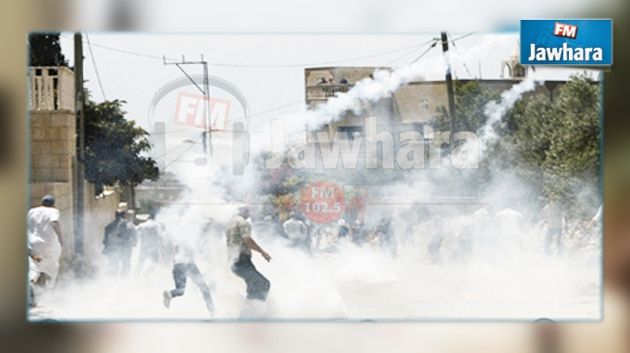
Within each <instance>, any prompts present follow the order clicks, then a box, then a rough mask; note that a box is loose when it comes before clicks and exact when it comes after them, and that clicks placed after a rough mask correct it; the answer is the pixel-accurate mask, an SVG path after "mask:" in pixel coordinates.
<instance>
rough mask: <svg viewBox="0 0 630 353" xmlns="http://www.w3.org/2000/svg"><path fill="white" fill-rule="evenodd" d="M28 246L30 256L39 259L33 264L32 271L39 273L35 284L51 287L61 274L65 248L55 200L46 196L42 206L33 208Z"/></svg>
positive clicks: (29, 217) (28, 225)
mask: <svg viewBox="0 0 630 353" xmlns="http://www.w3.org/2000/svg"><path fill="white" fill-rule="evenodd" d="M27 227H28V243H29V244H28V245H29V248H30V256H31V257H33V258H36V259H38V261H37V262H31V267H35V268H34V269H33V268H31V269H30V270H31V271H33V270H34V271H33V272H35V273H37V276H36V280H35V283H36V284H38V285H40V286H47V287H51V286H53V285H54V284H55V281H56V279H57V273H58V272H59V258H60V257H61V250H62V247H63V239H62V237H61V226H60V224H59V210H58V209H56V208H55V198H54V197H53V196H52V195H46V196H44V197H43V198H42V205H41V206H38V207H34V208H31V209H30V210H29V211H28V215H27Z"/></svg>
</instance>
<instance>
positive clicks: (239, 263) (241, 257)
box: [226, 206, 271, 302]
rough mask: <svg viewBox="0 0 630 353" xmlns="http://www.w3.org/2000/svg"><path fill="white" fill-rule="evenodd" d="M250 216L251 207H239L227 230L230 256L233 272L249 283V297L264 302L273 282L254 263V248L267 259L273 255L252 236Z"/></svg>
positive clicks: (269, 259)
mask: <svg viewBox="0 0 630 353" xmlns="http://www.w3.org/2000/svg"><path fill="white" fill-rule="evenodd" d="M248 218H249V208H248V207H247V206H241V207H239V209H238V214H237V215H236V216H235V217H234V218H233V219H232V221H231V222H230V224H229V226H228V229H227V232H226V237H227V246H228V256H229V261H230V263H231V264H232V267H231V269H232V272H234V274H236V275H237V276H238V277H240V278H242V279H243V280H244V281H245V284H246V285H247V299H248V300H259V301H262V302H264V301H265V300H266V299H267V294H268V293H269V288H270V287H271V284H270V282H269V280H268V279H267V278H265V276H263V275H262V274H260V272H258V270H256V267H255V266H254V264H253V263H252V250H254V251H257V252H259V253H260V254H261V255H262V257H263V258H264V259H265V260H267V261H271V256H269V254H268V253H267V252H266V251H265V250H263V249H262V248H261V247H260V246H259V245H258V244H257V243H256V241H254V239H253V238H252V228H251V225H250V223H249V221H248Z"/></svg>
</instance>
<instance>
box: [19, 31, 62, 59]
mask: <svg viewBox="0 0 630 353" xmlns="http://www.w3.org/2000/svg"><path fill="white" fill-rule="evenodd" d="M28 46H29V65H30V66H68V61H67V60H66V58H65V56H64V55H63V53H62V52H61V45H60V44H59V33H58V32H51V33H30V34H29V35H28Z"/></svg>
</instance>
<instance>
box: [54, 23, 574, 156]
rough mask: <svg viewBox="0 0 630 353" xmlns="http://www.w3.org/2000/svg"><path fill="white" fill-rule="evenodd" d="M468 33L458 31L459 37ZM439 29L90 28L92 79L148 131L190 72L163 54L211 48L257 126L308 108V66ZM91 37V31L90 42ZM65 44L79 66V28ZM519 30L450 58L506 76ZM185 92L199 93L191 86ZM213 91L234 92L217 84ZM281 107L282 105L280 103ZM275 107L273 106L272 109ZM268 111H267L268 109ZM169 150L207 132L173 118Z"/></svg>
mask: <svg viewBox="0 0 630 353" xmlns="http://www.w3.org/2000/svg"><path fill="white" fill-rule="evenodd" d="M466 34H468V33H452V34H451V38H453V39H457V38H458V37H461V36H464V35H466ZM437 36H439V33H437V32H436V33H424V34H422V33H419V34H396V35H392V34H387V35H373V34H370V35H348V34H340V35H329V34H327V35H314V34H290V35H286V34H264V35H253V34H248V35H244V34H230V35H225V34H222V35H201V34H187V35H184V34H177V35H169V34H135V33H134V34H131V33H122V34H120V33H88V35H87V37H88V38H89V41H90V43H91V51H90V46H88V45H87V44H86V45H84V48H83V52H84V56H85V60H84V77H85V79H86V80H87V82H86V87H87V88H88V89H89V90H90V91H91V93H92V99H94V100H96V101H102V100H103V93H102V92H101V89H100V87H99V84H98V80H97V76H96V71H95V65H94V64H93V62H95V63H96V68H97V69H98V73H99V74H100V78H101V82H102V86H103V91H104V93H105V96H106V97H107V99H109V100H112V99H122V100H125V101H126V102H127V104H126V105H125V109H126V111H127V112H128V114H127V118H128V119H133V120H135V121H137V123H139V124H140V125H142V126H143V127H145V128H146V129H147V130H149V131H150V130H151V129H150V127H149V124H148V115H149V114H148V112H149V106H150V103H151V100H152V98H153V96H154V95H155V93H156V92H157V91H158V90H159V89H160V88H161V87H163V86H164V85H165V84H167V83H168V82H170V81H171V80H173V79H176V78H182V77H184V75H183V73H182V72H180V71H179V70H178V69H177V67H176V66H174V65H170V66H166V65H164V64H163V61H162V56H166V57H167V58H174V59H175V58H176V59H181V56H182V55H185V57H186V59H188V60H200V57H201V55H202V54H203V56H204V58H205V60H207V61H208V62H209V63H210V67H209V72H210V75H211V76H217V77H219V78H221V79H224V80H226V81H228V82H230V83H232V84H233V85H234V86H236V87H237V88H238V89H239V90H240V91H241V92H242V93H243V94H244V96H245V98H246V100H247V102H248V104H249V112H250V116H251V119H250V129H253V130H255V129H257V128H258V127H261V126H264V125H265V124H268V123H269V122H270V121H271V120H272V119H275V118H278V117H280V116H285V117H286V116H289V117H290V116H291V114H297V113H299V112H301V111H302V110H303V109H304V105H303V102H304V95H305V92H304V68H306V67H322V66H394V67H395V66H401V65H407V64H409V63H410V62H412V61H413V60H414V59H416V58H417V57H418V56H419V55H420V54H422V53H423V52H425V50H427V48H428V44H425V43H427V42H429V41H431V40H432V39H433V38H435V37H437ZM85 38H86V36H84V40H85ZM61 44H62V50H63V52H64V54H65V55H66V57H67V58H68V59H69V61H70V64H71V65H73V63H72V61H73V39H72V33H63V34H62V36H61ZM517 44H518V34H517V33H516V32H512V33H500V34H492V33H473V34H471V35H469V36H466V37H463V38H461V39H459V40H456V42H455V45H454V46H453V45H451V51H450V52H451V55H450V62H451V65H452V68H453V72H454V76H455V78H471V77H479V75H481V77H482V78H484V79H496V78H499V77H500V75H501V61H503V60H507V59H508V58H509V57H510V56H511V55H513V54H514V52H515V50H516V48H517ZM443 62H444V57H443V55H442V53H441V48H440V45H437V46H435V47H433V48H432V49H430V50H429V51H428V52H427V53H426V55H424V56H423V57H422V58H421V59H420V61H419V63H420V64H421V65H423V66H424V67H423V71H424V72H426V74H425V78H426V79H427V80H442V79H443V78H444V74H445V72H444V66H443V65H442V63H443ZM186 70H187V72H188V73H190V74H195V73H201V72H202V68H201V65H189V66H186ZM571 72H574V71H572V70H567V69H539V70H537V73H538V75H539V76H542V77H543V78H547V79H551V78H555V79H564V78H566V77H568V75H569V74H570V73H571ZM179 92H186V93H191V94H199V93H198V91H197V89H196V88H195V87H194V86H192V85H190V86H188V87H185V88H182V89H181V90H180V91H179ZM175 96H176V95H175V94H171V95H169V97H168V98H167V99H164V100H163V101H161V102H160V104H159V105H158V106H157V107H156V113H155V114H154V115H153V117H152V120H153V121H160V120H164V121H167V122H172V121H173V117H174V116H175V110H176V107H175V105H176V104H175V100H176V98H175ZM211 96H212V97H218V98H227V99H230V98H231V97H230V96H229V95H227V94H226V93H225V92H222V91H221V90H218V89H212V88H211ZM278 107H281V108H278ZM270 110H271V111H270ZM261 113H262V114H261ZM229 114H230V116H231V118H232V119H234V120H238V119H239V118H240V117H241V116H242V115H243V112H242V111H241V110H240V109H239V108H238V106H237V105H236V104H232V106H231V108H230V112H229ZM167 131H169V132H168V134H167V150H172V149H181V150H182V151H183V150H184V149H185V148H186V145H185V144H182V141H183V140H184V139H193V138H195V137H196V136H198V135H199V130H197V129H188V130H187V129H186V128H185V127H184V128H182V126H178V125H177V124H171V123H168V124H167ZM175 152H176V153H175V154H177V152H178V151H175Z"/></svg>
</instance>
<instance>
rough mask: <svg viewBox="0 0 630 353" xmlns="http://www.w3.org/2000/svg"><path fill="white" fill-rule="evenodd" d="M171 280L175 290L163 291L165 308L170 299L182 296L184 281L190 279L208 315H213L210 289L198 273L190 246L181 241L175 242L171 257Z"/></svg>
mask: <svg viewBox="0 0 630 353" xmlns="http://www.w3.org/2000/svg"><path fill="white" fill-rule="evenodd" d="M172 272H173V280H174V281H175V289H172V290H165V291H164V292H163V293H162V296H163V304H164V306H165V307H166V308H170V306H171V299H173V298H176V297H180V296H182V295H184V292H185V290H186V280H187V278H190V279H191V280H192V281H193V283H194V284H195V285H196V286H197V287H198V288H199V290H200V291H201V294H202V295H203V299H204V301H205V302H206V308H207V309H208V312H209V313H210V315H213V314H214V303H213V302H212V296H211V295H210V288H209V287H208V285H207V284H206V281H205V280H204V278H203V275H202V274H201V271H199V267H197V264H196V263H195V259H194V252H193V249H192V246H191V245H190V244H186V243H184V242H182V241H175V254H174V256H173V271H172Z"/></svg>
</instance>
